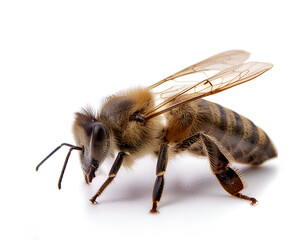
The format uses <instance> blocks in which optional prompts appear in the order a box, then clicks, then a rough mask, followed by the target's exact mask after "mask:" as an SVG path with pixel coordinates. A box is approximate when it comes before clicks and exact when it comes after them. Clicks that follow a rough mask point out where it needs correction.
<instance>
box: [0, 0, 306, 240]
mask: <svg viewBox="0 0 308 240" xmlns="http://www.w3.org/2000/svg"><path fill="white" fill-rule="evenodd" d="M307 23H308V14H307V4H305V1H269V0H267V1H188V0H187V1H69V0H66V1H15V0H11V1H1V3H0V79H1V88H0V91H1V92H0V98H1V99H0V104H1V126H0V130H1V159H0V161H1V170H2V171H1V173H0V178H1V179H0V183H1V197H0V210H1V214H0V218H1V220H2V224H1V231H0V238H1V239H122V238H123V237H128V238H135V239H141V237H142V239H164V238H167V237H169V238H172V239H175V238H179V237H189V238H194V239H223V238H226V237H227V238H228V239H244V238H248V239H264V238H268V239H269V238H270V237H275V239H278V238H280V237H292V238H293V239H304V238H305V237H306V238H307V231H306V229H305V228H306V226H307V221H306V216H307V214H308V211H307V210H308V208H307V183H308V181H307V169H308V168H307V167H308V164H307V162H308V161H307V156H306V152H307V151H306V148H307V144H306V143H307V134H308V131H307V107H306V104H307V100H308V98H307V93H306V92H307V87H306V86H307V70H306V69H307V53H308V52H307V43H308V37H307ZM230 49H243V50H247V51H250V52H251V54H252V55H251V58H250V59H251V60H255V61H265V62H272V63H273V64H274V68H273V69H271V70H270V71H269V72H267V73H265V74H264V75H262V76H260V77H259V78H257V79H255V80H253V81H251V82H248V83H245V84H243V85H240V86H237V87H235V88H232V89H230V90H228V91H226V92H223V93H219V94H217V95H216V96H211V97H209V98H208V99H210V100H211V101H215V102H218V103H220V104H222V105H223V106H226V107H228V108H231V109H233V110H235V111H237V112H238V113H240V114H242V115H244V116H246V117H248V118H250V119H251V120H252V121H254V122H255V123H256V124H257V125H258V126H261V127H262V128H263V129H264V130H266V132H267V133H268V134H269V136H270V137H271V138H272V140H273V141H274V143H275V145H276V147H277V149H278V151H279V157H278V158H277V159H274V160H271V161H269V162H267V163H265V164H264V165H263V166H262V167H260V168H247V167H242V166H239V165H237V168H239V169H241V170H242V172H243V174H244V177H245V182H246V184H247V188H246V189H245V191H244V193H246V194H247V195H251V196H254V197H256V198H257V199H258V200H259V205H258V206H256V207H252V206H250V204H249V202H247V201H243V200H239V199H236V198H234V197H231V196H229V195H228V194H227V193H226V192H225V191H224V190H223V189H222V188H221V187H220V185H219V183H218V182H217V180H216V179H215V177H214V176H213V174H212V173H211V172H210V170H209V165H208V162H207V160H203V159H202V158H195V157H191V156H189V155H184V156H183V157H182V158H179V159H178V160H177V161H170V164H169V165H168V168H167V173H166V175H165V177H166V179H165V182H166V186H165V191H164V195H163V197H162V201H161V203H160V205H159V206H160V208H159V210H160V214H158V215H150V214H149V213H148V211H149V210H150V207H151V201H152V200H151V194H152V187H153V183H154V180H155V159H151V158H144V159H140V160H139V161H138V162H137V163H136V165H135V166H134V167H133V169H132V170H126V169H121V170H120V172H119V174H118V176H117V177H116V180H115V181H114V182H113V184H112V185H110V187H109V188H108V189H107V190H106V191H105V192H104V194H103V196H102V197H101V198H99V199H98V202H99V204H98V205H95V206H93V205H91V204H90V202H89V201H88V199H89V198H90V197H91V196H92V195H93V194H94V193H95V192H96V190H97V189H98V188H99V186H100V185H101V184H102V182H103V181H104V179H105V178H106V177H107V173H108V171H109V167H110V164H111V161H112V159H110V160H109V162H106V164H104V165H103V166H102V168H101V170H99V174H98V177H97V178H96V179H94V182H93V183H92V184H91V185H86V184H85V183H84V179H83V176H82V172H81V170H80V167H79V161H78V155H77V153H72V156H71V159H70V162H69V163H68V166H67V171H66V174H65V176H64V179H63V182H62V190H61V191H59V190H58V189H57V180H58V176H59V174H60V170H61V167H62V163H63V161H64V158H65V155H66V152H67V150H68V149H62V150H61V151H60V152H58V153H57V154H55V155H54V156H53V157H52V158H51V159H49V161H48V162H46V163H45V165H43V166H42V167H41V169H40V171H39V172H35V166H36V164H37V163H38V162H39V161H40V160H42V159H43V158H44V157H45V156H46V155H47V154H48V153H49V152H50V151H51V150H52V149H53V148H55V147H56V146H58V145H59V144H60V143H62V142H69V143H74V142H73V138H72V134H71V124H72V121H73V114H74V112H76V111H78V110H80V109H81V107H84V106H87V105H92V106H94V107H96V108H97V107H99V104H100V102H101V100H102V98H103V96H106V95H109V94H112V93H114V92H116V91H119V90H121V89H125V88H128V87H132V86H138V85H142V86H148V85H150V84H152V83H154V82H156V81H158V80H161V79H162V78H164V77H166V76H168V75H170V74H172V73H174V72H176V71H178V70H181V69H182V68H184V67H186V66H188V65H191V64H193V63H195V62H198V61H200V60H203V59H205V58H207V57H209V56H211V55H214V54H216V53H219V52H222V51H226V50H230Z"/></svg>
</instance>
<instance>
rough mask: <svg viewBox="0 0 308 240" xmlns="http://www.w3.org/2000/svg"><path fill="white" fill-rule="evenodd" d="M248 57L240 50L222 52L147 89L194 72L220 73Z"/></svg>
mask: <svg viewBox="0 0 308 240" xmlns="http://www.w3.org/2000/svg"><path fill="white" fill-rule="evenodd" d="M248 57H249V53H248V52H245V51H241V50H231V51H226V52H222V53H219V54H217V55H215V56H212V57H210V58H208V59H205V60H203V61H201V62H198V63H196V64H194V65H191V66H189V67H187V68H185V69H183V70H181V71H179V72H177V73H175V74H173V75H171V76H169V77H167V78H165V79H163V80H161V81H160V82H157V83H155V84H153V85H152V86H150V87H149V89H153V88H155V87H157V86H159V85H161V84H163V83H165V82H168V81H170V80H173V79H175V78H178V77H182V76H185V75H188V74H192V73H196V72H204V71H210V70H216V71H222V70H224V69H227V68H229V67H232V66H235V65H238V64H240V63H243V62H245V61H246V59H247V58H248Z"/></svg>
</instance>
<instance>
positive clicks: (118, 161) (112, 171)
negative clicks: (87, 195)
mask: <svg viewBox="0 0 308 240" xmlns="http://www.w3.org/2000/svg"><path fill="white" fill-rule="evenodd" d="M125 155H126V154H125V153H124V152H119V153H118V156H117V158H116V160H115V161H114V163H113V165H112V167H111V169H110V172H109V177H108V178H107V180H106V181H105V182H104V184H103V185H102V186H101V187H100V189H99V190H98V191H97V192H96V194H95V195H94V196H93V197H92V198H91V199H90V201H91V203H93V204H94V203H96V198H97V197H98V196H99V195H101V194H102V192H103V191H104V190H105V188H106V187H107V186H108V185H109V184H110V183H111V182H112V180H113V179H114V178H115V176H116V175H117V173H118V171H119V169H120V167H121V165H122V162H123V158H124V156H125Z"/></svg>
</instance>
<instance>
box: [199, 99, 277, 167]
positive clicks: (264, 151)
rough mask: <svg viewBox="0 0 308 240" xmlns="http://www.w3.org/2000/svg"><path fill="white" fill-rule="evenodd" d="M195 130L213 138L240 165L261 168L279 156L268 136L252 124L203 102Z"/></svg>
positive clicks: (201, 101) (201, 102)
mask: <svg viewBox="0 0 308 240" xmlns="http://www.w3.org/2000/svg"><path fill="white" fill-rule="evenodd" d="M194 131H201V132H203V133H205V134H207V135H210V136H212V137H214V138H215V139H216V140H217V141H218V142H219V143H220V144H221V145H222V146H223V148H224V150H226V151H227V152H228V153H229V154H231V155H232V157H233V158H234V160H235V161H237V162H241V163H247V164H251V165H259V164H261V163H263V162H264V161H265V160H267V159H270V158H273V157H275V156H277V152H276V149H275V147H274V145H273V144H272V142H271V140H270V139H269V137H268V136H267V134H266V133H265V132H264V131H263V130H262V129H261V128H259V127H257V126H256V125H255V124H254V123H253V122H252V121H250V120H249V119H247V118H245V117H243V116H241V115H239V114H237V113H236V112H234V111H232V110H230V109H227V108H224V107H222V106H220V105H218V104H216V103H212V102H209V101H206V100H203V99H202V100H200V101H199V103H198V114H197V124H196V128H195V129H194ZM221 150H222V149H221Z"/></svg>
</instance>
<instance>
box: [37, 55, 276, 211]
mask: <svg viewBox="0 0 308 240" xmlns="http://www.w3.org/2000/svg"><path fill="white" fill-rule="evenodd" d="M248 57H249V53H247V52H245V51H240V50H232V51H227V52H223V53H220V54H217V55H215V56H212V57H210V58H208V59H206V60H203V61H201V62H199V63H196V64H194V65H192V66H190V67H187V68H185V69H183V70H181V71H179V72H177V73H175V74H173V75H171V76H169V77H167V78H165V79H163V80H161V81H159V82H157V83H155V84H153V85H151V86H150V87H146V88H135V89H130V90H127V91H122V92H119V93H118V94H115V95H111V96H109V97H107V98H106V99H105V100H104V102H103V104H102V106H101V108H100V110H99V111H98V112H94V111H93V110H90V109H83V110H82V111H81V112H77V113H76V114H75V121H74V124H73V134H74V139H75V142H76V146H75V145H71V144H67V143H63V144H61V145H60V146H58V147H57V148H56V149H55V150H54V151H52V152H51V153H50V154H49V155H48V156H47V157H46V158H45V159H44V160H43V161H42V162H41V163H40V164H38V166H37V167H36V170H38V169H39V167H40V166H41V164H43V163H44V162H45V161H46V160H47V159H48V158H49V157H50V156H51V155H53V154H54V153H55V152H56V151H58V150H59V149H60V148H61V147H62V146H68V147H70V149H69V152H68V154H67V156H66V159H65V162H64V165H63V168H62V172H61V175H60V178H59V182H58V187H59V189H60V188H61V181H62V177H63V174H64V171H65V168H66V165H67V162H68V159H69V156H70V154H71V152H72V150H78V151H79V153H80V162H81V167H82V170H83V173H84V178H85V181H86V183H91V182H92V179H93V178H94V177H95V172H96V170H97V169H98V168H99V166H100V165H101V164H102V163H103V162H104V160H105V158H106V157H108V156H109V155H111V154H113V153H114V152H117V156H116V159H115V161H114V163H113V165H112V167H111V169H110V172H109V176H108V178H107V180H106V181H105V182H104V183H103V184H102V186H101V187H100V188H99V189H98V191H97V193H96V194H95V195H94V196H93V197H92V198H91V199H90V201H91V202H92V203H93V204H94V203H96V199H97V198H98V197H99V196H100V195H101V194H102V192H103V191H104V190H105V188H106V187H107V186H108V185H109V184H110V183H111V182H112V181H113V179H114V178H115V177H116V175H117V173H118V171H119V169H120V167H121V166H122V165H125V166H131V165H132V163H133V162H134V161H135V160H136V159H138V158H141V157H142V156H143V155H145V154H151V153H153V154H155V155H156V156H157V159H158V160H157V166H156V181H155V183H154V188H153V195H152V199H153V202H152V208H151V210H150V213H158V210H157V208H158V203H159V202H160V200H161V196H162V193H163V188H164V174H165V172H166V168H167V164H168V156H171V155H174V154H177V153H180V152H183V151H186V150H188V151H189V152H190V153H193V154H197V155H199V156H200V155H201V156H204V157H208V159H209V161H210V167H211V170H212V172H213V173H214V174H215V176H216V177H217V179H218V181H219V183H220V184H221V186H222V187H223V188H224V189H225V190H226V191H227V192H228V193H229V194H231V195H232V196H235V197H238V198H241V199H246V200H249V201H250V202H251V204H252V205H254V204H256V203H257V200H256V199H255V198H253V197H249V196H246V195H243V194H242V193H241V191H242V190H243V189H244V184H243V182H242V179H241V176H240V173H239V172H238V171H237V170H235V169H234V167H232V164H231V163H232V162H238V163H243V164H248V165H251V166H259V165H260V164H262V163H263V162H264V161H266V160H268V159H271V158H273V157H276V156H277V151H276V149H275V147H274V145H273V144H272V142H271V140H270V139H269V137H268V136H267V134H266V133H265V132H264V131H263V130H262V129H261V128H259V127H257V126H256V125H255V124H254V123H253V122H252V121H250V120H249V119H247V118H245V117H243V116H241V115H239V114H238V113H236V112H234V111H232V110H229V109H227V108H225V107H222V106H220V105H218V104H216V103H212V102H210V101H206V100H204V99H203V98H204V97H206V96H208V95H212V94H215V93H218V92H221V91H224V90H226V89H228V88H231V87H233V86H236V85H238V84H241V83H244V82H247V81H249V80H251V79H254V78H256V77H258V76H259V75H261V74H263V73H264V72H266V71H267V70H269V69H271V68H272V66H273V65H272V64H270V63H262V62H245V61H246V59H247V58H248ZM211 70H214V71H218V73H216V74H215V75H213V76H211V77H205V79H204V78H203V80H201V81H198V82H185V81H181V79H182V77H183V76H185V75H189V76H192V75H191V74H195V73H198V72H206V71H211ZM170 83H171V84H172V86H171V87H170V86H169V85H170ZM159 88H162V89H163V90H160V91H157V89H159ZM157 96H158V99H160V102H159V101H158V100H157Z"/></svg>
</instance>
